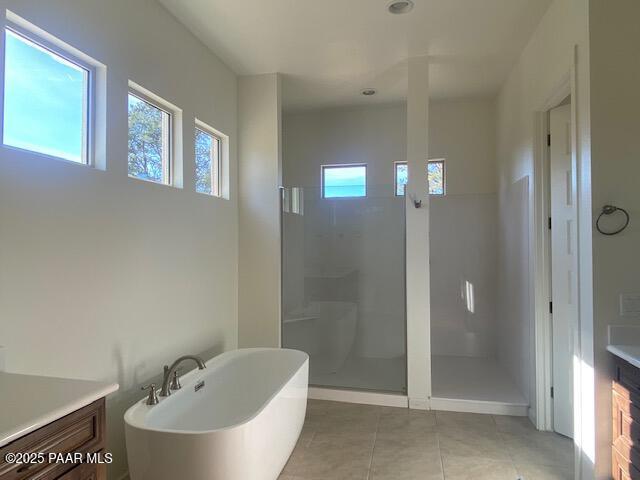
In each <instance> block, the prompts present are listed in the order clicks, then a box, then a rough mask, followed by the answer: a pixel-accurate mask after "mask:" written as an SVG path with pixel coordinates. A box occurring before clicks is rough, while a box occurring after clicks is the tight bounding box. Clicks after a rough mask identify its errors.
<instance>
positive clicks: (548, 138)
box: [547, 133, 551, 147]
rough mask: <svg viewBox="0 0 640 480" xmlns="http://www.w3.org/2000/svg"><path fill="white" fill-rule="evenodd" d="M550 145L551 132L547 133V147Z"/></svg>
mask: <svg viewBox="0 0 640 480" xmlns="http://www.w3.org/2000/svg"><path fill="white" fill-rule="evenodd" d="M550 146H551V134H550V133H548V134H547V147H550Z"/></svg>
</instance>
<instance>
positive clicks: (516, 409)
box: [431, 397, 529, 417]
mask: <svg viewBox="0 0 640 480" xmlns="http://www.w3.org/2000/svg"><path fill="white" fill-rule="evenodd" d="M431 409H433V410H444V411H447V412H465V413H485V414H489V415H511V416H514V417H526V416H527V415H528V413H529V412H528V410H529V406H528V405H518V404H513V403H501V402H487V401H481V400H461V399H457V398H434V397H432V398H431Z"/></svg>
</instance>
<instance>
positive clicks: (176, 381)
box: [169, 367, 182, 390]
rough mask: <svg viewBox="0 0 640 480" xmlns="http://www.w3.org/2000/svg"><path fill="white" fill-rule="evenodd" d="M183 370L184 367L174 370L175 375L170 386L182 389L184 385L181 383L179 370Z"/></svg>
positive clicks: (174, 388)
mask: <svg viewBox="0 0 640 480" xmlns="http://www.w3.org/2000/svg"><path fill="white" fill-rule="evenodd" d="M180 371H182V367H179V368H176V369H175V370H174V371H173V377H172V378H171V383H170V384H169V388H170V389H171V390H180V389H181V388H182V385H181V384H180V377H178V372H180Z"/></svg>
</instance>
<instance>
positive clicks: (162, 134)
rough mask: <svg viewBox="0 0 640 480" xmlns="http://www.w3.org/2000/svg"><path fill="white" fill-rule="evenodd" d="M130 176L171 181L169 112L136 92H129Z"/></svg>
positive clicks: (170, 120)
mask: <svg viewBox="0 0 640 480" xmlns="http://www.w3.org/2000/svg"><path fill="white" fill-rule="evenodd" d="M128 103H129V156H128V157H129V158H128V160H129V176H130V177H134V178H139V179H141V180H147V181H150V182H155V183H162V184H165V185H170V184H171V149H172V146H171V137H172V133H171V129H172V115H171V113H169V112H168V111H166V110H165V109H163V108H162V107H161V106H160V105H158V104H156V103H155V102H153V101H152V100H151V99H149V98H146V96H143V95H142V94H141V93H139V92H129V97H128Z"/></svg>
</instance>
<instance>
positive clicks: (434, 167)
mask: <svg viewBox="0 0 640 480" xmlns="http://www.w3.org/2000/svg"><path fill="white" fill-rule="evenodd" d="M427 178H428V180H429V194H430V195H444V191H445V183H444V160H429V163H428V164H427Z"/></svg>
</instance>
